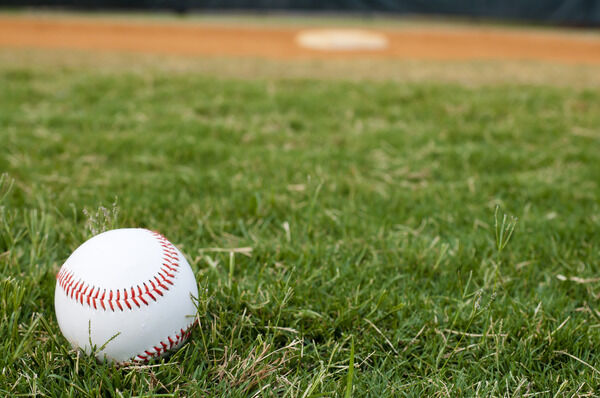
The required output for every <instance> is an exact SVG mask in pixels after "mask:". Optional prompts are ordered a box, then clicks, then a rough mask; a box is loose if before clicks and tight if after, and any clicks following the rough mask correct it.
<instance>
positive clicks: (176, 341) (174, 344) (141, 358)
mask: <svg viewBox="0 0 600 398" xmlns="http://www.w3.org/2000/svg"><path fill="white" fill-rule="evenodd" d="M196 322H197V321H194V322H192V323H190V324H189V325H188V326H187V327H186V328H185V329H183V328H182V329H179V331H178V332H176V333H175V335H174V336H173V337H171V336H167V338H166V339H165V340H161V341H159V342H158V344H156V345H154V346H152V348H149V349H147V350H144V352H143V353H141V354H137V355H135V356H134V357H133V358H131V362H149V361H150V360H152V359H155V358H160V357H161V356H162V355H164V354H165V353H166V352H167V351H170V350H174V349H176V348H178V347H179V346H180V345H181V344H182V343H183V342H184V341H186V340H187V339H188V337H190V334H192V329H193V328H194V326H195V325H196Z"/></svg>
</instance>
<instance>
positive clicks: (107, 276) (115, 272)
mask: <svg viewBox="0 0 600 398" xmlns="http://www.w3.org/2000/svg"><path fill="white" fill-rule="evenodd" d="M197 297H198V286H197V284H196V280H195V278H194V274H193V272H192V269H191V267H190V265H189V264H188V262H187V261H186V259H185V258H184V257H183V255H182V254H181V252H180V251H179V250H178V249H177V248H176V247H175V246H173V244H172V243H171V242H169V241H168V240H167V239H166V238H165V237H164V236H162V235H160V234H159V233H156V232H152V231H149V230H146V229H137V228H127V229H115V230H112V231H107V232H103V233H101V234H99V235H96V236H94V237H93V238H91V239H89V240H88V241H86V242H85V243H83V244H82V245H81V246H79V247H78V248H77V249H76V250H75V251H74V252H73V254H71V256H70V257H69V258H68V259H67V261H66V262H65V263H64V264H63V266H62V267H61V269H60V271H59V272H58V275H57V276H56V291H55V296H54V305H55V308H56V318H57V320H58V325H59V327H60V330H61V332H62V334H63V335H64V336H65V338H66V339H67V340H68V341H69V343H70V344H71V345H72V346H73V347H74V348H79V349H82V350H84V351H85V352H86V353H88V354H90V353H94V354H95V355H96V357H97V358H98V359H99V360H100V361H109V362H116V363H135V362H147V361H149V360H151V359H153V358H159V357H162V356H164V355H165V354H167V353H169V352H172V351H173V350H175V349H177V348H179V347H180V346H181V345H182V344H183V343H184V342H185V340H186V339H187V338H188V337H189V334H190V332H191V328H192V326H193V325H194V323H195V316H196V305H195V299H196V298H197Z"/></svg>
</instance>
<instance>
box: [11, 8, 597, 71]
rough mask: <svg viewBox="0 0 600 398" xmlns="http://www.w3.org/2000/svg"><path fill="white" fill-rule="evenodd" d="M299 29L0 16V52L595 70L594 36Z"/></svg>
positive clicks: (477, 29)
mask: <svg viewBox="0 0 600 398" xmlns="http://www.w3.org/2000/svg"><path fill="white" fill-rule="evenodd" d="M303 29H304V27H302V26H298V25H293V26H272V25H269V26H257V25H254V26H249V25H246V26H234V25H229V26H218V25H215V24H207V23H201V22H199V23H185V24H174V23H161V22H156V21H152V22H143V21H142V22H140V21H135V22H127V21H125V20H118V21H111V20H105V19H94V18H85V17H52V18H44V17H36V16H23V15H18V14H16V15H10V14H7V15H3V16H0V47H5V48H38V49H40V48H41V49H84V50H102V51H125V52H136V53H149V54H177V55H190V56H236V57H237V56H247V57H260V58H269V59H324V58H335V59H343V58H365V57H366V56H368V57H370V58H378V59H425V60H497V59H501V60H540V61H553V62H555V61H556V62H560V63H571V64H572V63H576V64H587V65H598V64H600V35H598V34H595V33H591V34H590V33H586V32H580V33H578V32H565V31H550V30H544V29H525V28H523V29H519V28H509V29H502V28H499V27H485V26H480V25H473V26H469V25H465V26H460V27H455V26H447V27H443V26H442V27H436V28H435V29H431V28H429V27H427V26H424V27H418V26H410V25H409V26H406V27H394V28H389V27H388V28H381V29H369V30H371V31H373V30H375V31H377V32H379V33H382V34H384V35H385V36H386V37H387V39H388V42H389V45H388V47H387V48H386V49H382V50H377V51H369V50H367V51H365V50H362V51H344V52H339V51H338V52H330V51H319V50H311V49H307V48H302V47H300V46H299V45H298V44H297V43H296V40H295V38H296V36H297V35H298V33H299V32H300V31H302V30H303Z"/></svg>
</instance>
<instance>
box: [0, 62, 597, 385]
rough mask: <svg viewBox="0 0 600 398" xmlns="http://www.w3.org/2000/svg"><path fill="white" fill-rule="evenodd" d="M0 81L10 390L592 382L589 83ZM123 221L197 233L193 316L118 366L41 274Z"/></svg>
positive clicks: (9, 72) (185, 78) (88, 75)
mask: <svg viewBox="0 0 600 398" xmlns="http://www.w3.org/2000/svg"><path fill="white" fill-rule="evenodd" d="M0 87H1V89H0V142H1V145H0V171H3V172H5V174H4V176H3V179H2V183H1V188H0V283H1V286H0V317H1V323H0V353H1V354H2V355H0V369H1V374H2V376H1V377H0V395H2V396H19V395H28V396H29V395H33V396H35V395H39V396H65V395H68V396H148V395H154V396H223V397H230V396H232V397H242V396H243V397H245V396H284V397H318V396H319V397H320V396H372V397H380V396H412V397H422V396H446V397H457V396H506V397H512V396H521V397H525V396H536V397H545V396H548V397H552V396H557V397H559V396H593V395H594V394H595V393H596V392H597V390H596V388H597V386H598V385H599V384H600V361H599V360H598V354H599V350H598V348H597V347H598V343H599V342H600V312H598V311H597V309H599V304H598V295H599V294H600V277H599V268H600V239H599V238H600V205H599V200H598V198H599V197H600V186H599V185H598V182H599V181H600V167H598V165H599V162H600V130H599V128H598V126H600V92H598V90H597V89H591V88H589V89H586V88H585V87H572V88H569V87H554V86H551V85H531V84H505V83H501V84H494V85H486V84H482V85H477V86H467V85H462V84H458V83H450V82H423V81H421V82H398V81H387V80H381V81H373V82H370V83H368V84H366V83H365V82H361V81H345V80H343V79H337V80H335V81H330V80H321V79H304V78H293V79H290V78H266V77H260V78H254V79H242V78H234V77H215V76H210V75H206V74H203V73H198V72H194V71H193V70H189V71H185V72H181V71H179V72H178V73H169V72H168V71H166V70H155V69H143V70H137V71H136V70H124V71H122V72H119V71H118V70H114V69H113V70H112V71H111V72H110V73H106V72H96V71H94V70H93V69H92V68H89V67H68V68H65V67H60V66H57V65H29V66H27V65H16V64H11V63H9V62H5V63H2V64H0ZM133 226H139V227H147V228H150V229H155V230H158V231H160V232H161V233H163V234H164V235H165V236H166V237H167V238H169V239H170V240H171V241H172V242H174V243H175V244H176V245H177V246H178V247H179V248H180V249H181V250H182V251H183V252H184V253H185V254H186V255H187V258H188V260H189V262H190V264H192V267H193V269H194V271H195V273H196V276H197V279H198V283H199V285H200V288H201V289H200V290H201V299H200V310H201V313H200V317H199V319H200V327H198V328H197V329H195V331H194V332H193V334H192V337H191V341H190V343H189V344H187V345H186V346H184V348H183V349H182V350H180V351H179V352H178V353H177V354H175V355H174V356H173V357H171V358H170V359H169V360H165V361H163V362H159V363H153V364H151V365H150V366H140V367H125V368H119V369H118V368H114V367H111V366H109V365H101V364H98V363H96V362H95V360H92V359H89V358H87V357H84V356H81V355H78V354H77V353H76V352H74V351H72V350H70V347H69V346H68V344H67V342H66V340H65V339H64V338H63V337H62V336H61V334H60V331H59V329H58V326H57V323H56V320H55V316H54V308H53V297H54V287H55V275H56V273H57V271H58V269H59V267H60V265H61V264H62V263H63V262H64V260H65V259H66V258H67V257H68V255H69V254H70V253H71V252H72V251H73V250H74V249H75V248H76V247H77V246H79V245H80V244H81V243H82V242H83V241H84V240H86V239H87V238H89V237H91V236H92V234H93V233H94V232H96V231H98V230H102V229H106V228H116V227H133ZM511 233H512V234H511ZM235 248H237V249H239V250H237V253H235V254H231V250H232V249H235ZM240 248H245V249H240ZM248 248H251V249H248ZM217 249H229V250H221V251H220V250H217Z"/></svg>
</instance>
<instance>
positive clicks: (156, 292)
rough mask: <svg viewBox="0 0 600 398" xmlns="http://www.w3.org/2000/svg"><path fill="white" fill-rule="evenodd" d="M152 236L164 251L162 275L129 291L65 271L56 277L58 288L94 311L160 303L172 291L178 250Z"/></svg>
mask: <svg viewBox="0 0 600 398" xmlns="http://www.w3.org/2000/svg"><path fill="white" fill-rule="evenodd" d="M149 232H150V233H151V234H152V236H153V237H154V238H155V239H156V240H157V241H158V243H159V245H160V246H161V249H162V264H161V268H160V271H159V272H158V273H157V274H156V275H154V276H153V277H151V278H150V279H149V280H147V281H144V282H142V283H141V284H137V285H135V286H130V287H128V288H119V289H103V288H101V287H99V286H95V285H91V284H89V283H87V282H85V281H84V280H83V279H81V278H77V275H76V274H75V273H73V272H72V271H71V270H68V269H66V268H64V267H63V268H61V269H60V271H59V272H58V274H57V275H56V279H57V281H58V285H59V286H60V287H61V288H62V289H63V291H64V292H65V294H66V296H67V297H69V298H71V299H72V300H75V301H77V302H79V303H80V304H81V305H87V306H88V307H91V308H94V309H95V310H98V309H100V308H101V309H103V310H104V311H113V312H115V311H117V310H120V311H125V310H126V309H129V310H133V309H134V308H136V307H137V308H141V307H142V306H144V305H145V306H148V305H150V304H151V303H152V302H153V301H157V299H158V298H159V297H162V296H163V295H164V294H165V293H166V292H167V291H168V290H169V285H171V286H173V285H174V279H175V274H176V273H177V272H178V271H179V256H178V254H177V250H176V249H175V246H173V244H172V243H171V242H169V241H168V240H167V238H165V237H164V236H162V235H161V234H159V233H158V232H153V231H149Z"/></svg>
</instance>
